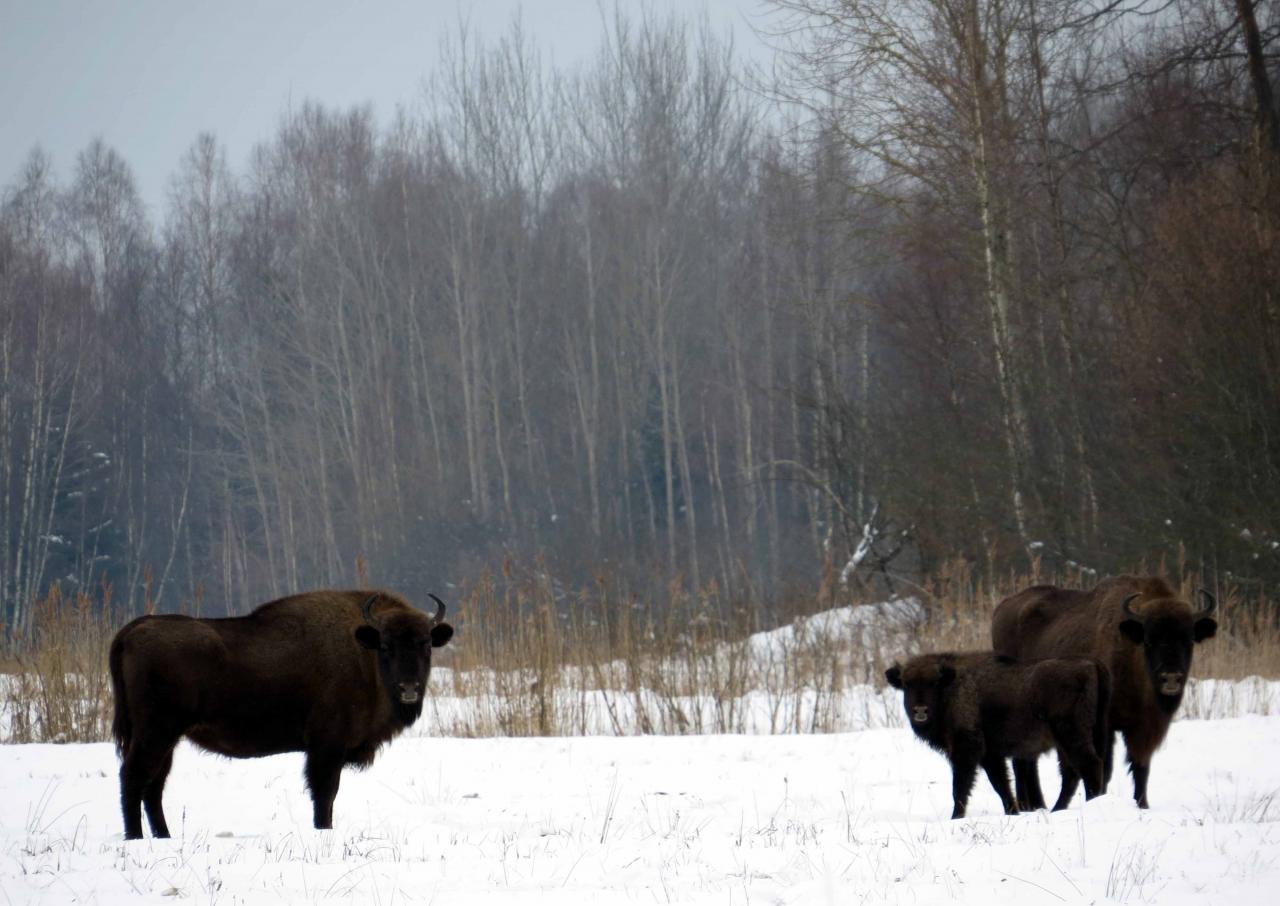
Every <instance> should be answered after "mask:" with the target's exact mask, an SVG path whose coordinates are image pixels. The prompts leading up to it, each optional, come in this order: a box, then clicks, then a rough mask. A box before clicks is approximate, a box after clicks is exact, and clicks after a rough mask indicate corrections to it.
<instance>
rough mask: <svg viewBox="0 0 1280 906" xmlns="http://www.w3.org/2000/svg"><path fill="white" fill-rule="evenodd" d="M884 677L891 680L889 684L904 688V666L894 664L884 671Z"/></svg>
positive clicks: (896, 687)
mask: <svg viewBox="0 0 1280 906" xmlns="http://www.w3.org/2000/svg"><path fill="white" fill-rule="evenodd" d="M884 678H885V679H887V680H888V681H889V685H890V686H892V687H893V688H895V689H901V688H902V668H901V667H899V666H898V665H897V664H894V665H893V666H892V667H890V668H889V669H888V670H886V671H885V672H884Z"/></svg>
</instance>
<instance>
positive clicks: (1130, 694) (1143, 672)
mask: <svg viewBox="0 0 1280 906" xmlns="http://www.w3.org/2000/svg"><path fill="white" fill-rule="evenodd" d="M1200 595H1201V596H1202V597H1203V599H1204V607H1203V608H1202V609H1196V608H1194V607H1192V606H1191V605H1190V604H1188V603H1187V602H1186V601H1184V600H1182V599H1180V598H1179V597H1178V595H1177V593H1176V592H1175V591H1174V590H1173V589H1172V588H1170V587H1169V584H1168V583H1167V582H1165V581H1164V580H1163V579H1160V578H1157V577H1155V576H1116V577H1113V578H1109V579H1104V580H1103V581H1101V582H1099V583H1098V584H1097V585H1096V586H1095V587H1094V588H1092V589H1089V590H1088V591H1076V590H1072V589H1065V588H1058V587H1056V586H1053V585H1036V586H1033V587H1031V588H1028V589H1026V590H1025V591H1020V592H1018V593H1017V594H1015V595H1011V596H1010V597H1008V598H1005V599H1004V600H1003V601H1001V602H1000V603H999V604H998V605H997V606H996V610H995V614H994V615H993V616H992V619H991V641H992V644H993V645H994V647H995V650H996V651H997V652H999V653H1000V654H1003V655H1007V656H1008V657H1012V658H1016V659H1017V660H1020V661H1023V660H1034V659H1036V658H1044V657H1058V656H1069V655H1088V656H1091V657H1095V658H1097V659H1098V660H1100V661H1102V662H1103V663H1104V664H1106V665H1107V667H1108V668H1110V670H1111V679H1112V695H1111V710H1110V713H1109V714H1108V723H1109V725H1110V728H1111V731H1112V732H1119V733H1120V734H1121V735H1122V736H1123V737H1124V745H1125V750H1126V753H1127V756H1128V760H1129V770H1130V771H1131V772H1132V774H1133V798H1134V799H1135V800H1136V801H1137V803H1138V807H1139V808H1147V807H1148V802H1147V778H1148V776H1149V775H1150V773H1151V756H1152V754H1153V753H1154V752H1155V750H1156V749H1157V748H1159V747H1160V744H1161V743H1162V742H1163V741H1164V737H1165V734H1166V733H1167V732H1168V731H1169V723H1170V721H1172V720H1173V714H1174V712H1175V711H1177V710H1178V705H1179V704H1181V702H1182V693H1183V690H1184V689H1185V688H1186V681H1187V674H1188V673H1189V672H1190V670H1191V655H1192V652H1193V650H1194V647H1195V645H1196V643H1197V642H1202V641H1204V640H1205V639H1207V638H1211V637H1212V636H1213V635H1214V633H1216V632H1217V631H1218V624H1217V621H1215V620H1214V619H1213V617H1212V616H1211V614H1212V613H1213V611H1214V608H1215V606H1216V602H1215V600H1214V597H1213V595H1211V594H1209V592H1207V591H1205V590H1203V589H1201V590H1200ZM1113 743H1114V740H1113V738H1112V737H1111V735H1110V734H1108V739H1107V747H1106V753H1105V756H1104V757H1105V760H1106V774H1107V778H1108V780H1109V779H1110V776H1111V763H1112V755H1111V753H1112V746H1113ZM1014 776H1015V777H1016V778H1017V779H1018V785H1019V791H1018V797H1019V799H1021V800H1024V802H1025V803H1026V804H1027V805H1028V806H1029V807H1034V808H1042V807H1043V806H1044V796H1043V794H1042V793H1041V792H1040V784H1039V778H1038V776H1037V775H1036V771H1035V764H1034V763H1031V764H1027V763H1025V762H1024V763H1019V762H1018V761H1015V762H1014ZM1074 792H1075V782H1074V780H1073V778H1072V777H1071V776H1070V775H1069V773H1068V771H1067V768H1066V766H1064V769H1063V790H1062V794H1061V795H1059V797H1058V802H1059V804H1060V805H1064V806H1065V805H1066V803H1067V802H1070V800H1071V795H1072V794H1073V793H1074Z"/></svg>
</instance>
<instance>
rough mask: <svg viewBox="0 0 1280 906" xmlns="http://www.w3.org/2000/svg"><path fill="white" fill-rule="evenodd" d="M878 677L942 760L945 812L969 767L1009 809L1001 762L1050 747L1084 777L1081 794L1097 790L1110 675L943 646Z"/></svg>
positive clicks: (961, 795)
mask: <svg viewBox="0 0 1280 906" xmlns="http://www.w3.org/2000/svg"><path fill="white" fill-rule="evenodd" d="M885 678H886V679H887V680H888V681H889V684H890V685H891V686H893V687H894V688H895V689H901V690H902V691H903V707H904V708H905V709H906V713H907V720H908V722H909V723H910V725H911V729H912V731H913V732H914V733H915V734H916V736H918V737H919V738H920V739H922V740H923V741H924V742H926V743H928V744H929V746H931V747H932V748H934V749H936V750H937V751H939V752H942V753H943V754H944V755H946V756H947V760H948V761H950V762H951V795H952V801H953V806H954V807H953V810H952V812H951V817H952V818H963V817H964V815H965V809H966V808H967V806H968V802H969V794H970V792H971V791H972V790H973V782H974V780H975V779H976V777H977V771H978V767H979V765H981V767H982V768H983V770H984V771H986V774H987V778H988V779H989V780H990V781H991V786H992V788H993V789H995V791H996V794H997V795H999V797H1000V801H1001V803H1002V804H1003V805H1004V810H1005V814H1008V815H1016V814H1017V813H1018V805H1017V802H1016V801H1015V800H1014V797H1013V792H1012V791H1011V790H1010V789H1009V773H1008V770H1007V769H1006V767H1005V759H1006V758H1008V757H1010V756H1012V757H1015V758H1035V757H1036V756H1038V755H1039V754H1040V753H1042V752H1045V751H1048V750H1049V749H1050V748H1053V747H1054V746H1056V747H1057V748H1058V750H1059V751H1060V752H1062V753H1063V755H1064V758H1066V759H1067V761H1068V762H1069V763H1070V764H1071V765H1073V766H1074V770H1076V771H1078V772H1079V774H1081V775H1083V776H1084V778H1085V788H1086V793H1087V795H1088V796H1089V798H1093V797H1094V796H1096V795H1098V794H1099V793H1101V792H1102V791H1103V788H1104V781H1103V764H1102V759H1101V757H1100V754H1099V750H1098V746H1099V744H1100V743H1102V742H1103V741H1104V740H1105V737H1106V730H1105V727H1106V723H1105V719H1106V711H1107V707H1108V702H1109V694H1110V679H1109V676H1108V674H1107V670H1106V668H1105V667H1104V666H1102V665H1101V664H1099V663H1097V662H1096V661H1093V660H1091V659H1088V658H1055V659H1052V660H1046V661H1041V662H1040V663H1037V664H1016V663H1014V662H1013V661H1011V660H1009V659H1008V658H1002V657H998V656H997V655H995V654H994V653H992V652H969V653H962V654H955V653H950V652H947V653H941V654H923V655H919V656H917V657H914V658H912V659H911V660H909V661H907V663H906V666H899V665H898V664H894V665H893V666H892V667H890V668H889V669H888V670H886V671H885Z"/></svg>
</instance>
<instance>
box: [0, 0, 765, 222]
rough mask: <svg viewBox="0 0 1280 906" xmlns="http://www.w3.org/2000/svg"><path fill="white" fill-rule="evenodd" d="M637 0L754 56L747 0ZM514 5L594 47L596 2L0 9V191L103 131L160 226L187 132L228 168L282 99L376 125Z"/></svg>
mask: <svg viewBox="0 0 1280 906" xmlns="http://www.w3.org/2000/svg"><path fill="white" fill-rule="evenodd" d="M605 3H606V4H607V6H608V8H612V0H605ZM648 3H649V5H650V6H651V7H652V8H653V9H654V10H655V11H657V12H666V11H677V12H681V13H687V14H688V15H690V16H699V15H701V14H702V12H703V11H704V10H705V12H706V15H707V17H708V19H709V21H710V22H711V25H712V27H713V29H714V30H715V31H716V32H718V33H725V32H727V31H729V30H732V31H733V32H734V35H735V40H736V42H737V44H738V47H739V48H740V49H741V50H743V51H745V52H747V53H749V54H751V55H756V54H761V55H762V50H761V48H760V46H759V44H758V42H757V40H756V38H755V37H754V36H753V34H752V33H751V29H750V27H749V26H748V25H747V22H748V20H758V15H759V11H760V9H761V0H648ZM633 5H634V6H635V7H636V9H637V10H638V9H639V3H638V2H635V3H632V2H626V0H624V2H622V8H623V9H624V10H625V9H627V8H629V7H631V6H633ZM519 8H522V9H523V18H524V23H525V27H526V29H527V31H528V32H529V33H530V35H531V36H532V37H533V39H534V40H535V41H536V43H537V44H538V46H539V47H540V48H542V49H543V51H544V53H546V54H548V55H550V56H551V57H552V58H553V59H554V60H555V61H556V62H557V63H558V64H566V65H571V64H573V63H575V62H578V61H580V60H582V59H584V58H586V57H588V56H589V55H590V54H591V52H592V51H593V50H594V48H595V47H596V46H597V44H598V42H599V38H600V34H601V29H602V25H601V16H600V11H599V3H598V0H376V2H374V0H369V2H355V0H305V2H303V0H256V2H255V0H215V2H210V0H200V2H197V0H0V9H2V10H3V12H0V23H2V24H0V185H9V184H11V183H12V182H13V180H14V179H15V178H16V176H17V174H18V170H19V168H20V166H21V164H22V161H23V160H24V159H25V157H26V156H27V153H28V152H29V151H30V150H31V148H32V147H34V146H35V145H37V144H39V145H41V146H43V147H44V148H45V150H47V151H49V152H50V153H51V154H52V155H53V158H54V163H55V165H56V167H57V170H58V172H59V173H60V174H62V176H63V177H64V178H65V177H66V176H67V175H68V174H69V172H70V170H71V167H72V165H73V164H74V161H75V155H76V153H77V152H78V151H80V150H81V149H82V148H84V147H85V145H86V144H87V143H88V142H89V141H90V139H92V138H93V137H94V136H101V137H102V138H103V139H104V140H105V141H106V142H107V143H108V144H110V145H112V146H113V147H115V148H116V149H117V150H119V151H120V153H121V154H123V155H124V157H125V159H126V160H127V161H128V162H129V164H130V166H131V167H132V168H133V170H134V175H135V176H136V177H137V180H138V184H139V187H140V189H141V191H142V194H143V198H144V200H145V201H146V202H147V203H148V205H149V207H150V208H151V211H150V213H151V216H152V218H153V219H159V218H160V217H161V216H162V215H163V209H162V207H161V206H162V205H163V204H164V199H165V191H166V187H167V185H168V180H169V177H170V174H172V173H173V171H174V170H175V168H176V166H177V163H178V160H179V158H180V157H181V156H182V154H183V153H184V152H185V151H186V149H187V148H188V147H189V146H190V145H191V142H192V141H193V140H194V139H195V137H196V134H197V133H199V132H201V131H211V132H213V133H214V134H215V135H217V137H218V139H219V141H220V142H222V143H223V144H224V145H225V146H226V148H227V150H228V154H229V157H230V160H231V163H232V165H233V166H234V167H235V168H236V169H237V170H239V169H241V167H242V165H243V163H244V161H245V160H246V158H247V155H248V152H249V149H250V148H251V147H252V146H253V144H254V143H255V142H258V141H262V140H265V139H267V138H269V137H270V136H271V134H272V132H273V130H274V129H275V126H276V124H277V122H278V120H279V117H280V115H281V113H283V112H284V110H285V109H286V108H287V106H288V105H289V104H290V103H291V102H292V103H294V104H297V103H300V102H301V101H303V100H307V99H315V100H318V101H321V102H323V103H325V104H328V105H335V106H347V105H351V104H359V103H364V102H371V103H372V104H373V105H374V108H375V110H376V111H377V114H378V116H379V118H380V119H381V120H382V121H384V122H385V118H386V117H387V115H388V114H390V113H391V112H392V111H393V110H394V109H395V106H396V105H397V104H400V103H406V104H412V103H416V101H417V99H418V97H419V96H420V92H421V86H422V80H423V77H424V76H425V75H427V74H428V73H429V72H430V71H431V70H432V69H433V68H434V65H435V62H436V59H437V56H438V51H439V47H440V42H441V39H442V37H444V35H445V34H447V33H449V32H450V31H456V28H457V24H458V22H459V21H460V20H462V19H465V20H467V21H469V22H470V24H471V25H472V26H473V27H474V29H475V30H476V31H477V32H479V33H480V34H482V35H484V36H495V35H499V34H501V33H502V32H503V31H504V30H505V29H506V28H507V27H508V25H509V24H510V21H511V18H512V16H513V15H514V14H515V11H516V10H517V9H519Z"/></svg>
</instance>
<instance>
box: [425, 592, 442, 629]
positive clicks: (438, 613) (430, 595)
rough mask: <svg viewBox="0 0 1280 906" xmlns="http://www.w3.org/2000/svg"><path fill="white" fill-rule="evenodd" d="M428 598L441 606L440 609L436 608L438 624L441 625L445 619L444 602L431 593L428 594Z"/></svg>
mask: <svg viewBox="0 0 1280 906" xmlns="http://www.w3.org/2000/svg"><path fill="white" fill-rule="evenodd" d="M427 597H429V598H430V599H431V600H433V601H435V602H436V603H437V604H439V605H440V606H439V607H437V608H436V622H437V623H439V622H440V621H441V620H443V619H444V601H441V600H440V599H439V598H437V597H436V596H435V595H433V594H432V593H431V592H427Z"/></svg>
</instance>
